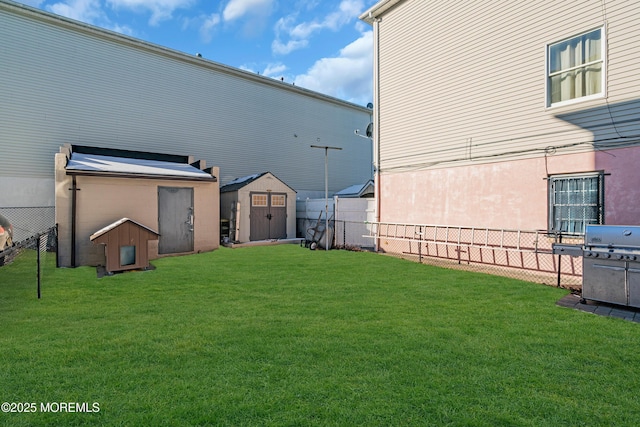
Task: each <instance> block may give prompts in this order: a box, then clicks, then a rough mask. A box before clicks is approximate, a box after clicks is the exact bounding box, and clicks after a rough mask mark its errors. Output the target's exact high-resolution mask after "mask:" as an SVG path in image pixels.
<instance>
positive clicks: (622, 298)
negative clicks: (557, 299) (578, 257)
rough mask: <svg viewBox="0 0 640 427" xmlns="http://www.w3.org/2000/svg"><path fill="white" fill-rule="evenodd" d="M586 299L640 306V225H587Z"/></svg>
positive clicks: (583, 276) (584, 264)
mask: <svg viewBox="0 0 640 427" xmlns="http://www.w3.org/2000/svg"><path fill="white" fill-rule="evenodd" d="M582 255H583V256H582V299H583V300H593V301H601V302H607V303H612V304H619V305H625V306H630V307H640V226H622V225H587V227H586V231H585V235H584V246H583V251H582Z"/></svg>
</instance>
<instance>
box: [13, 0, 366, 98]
mask: <svg viewBox="0 0 640 427" xmlns="http://www.w3.org/2000/svg"><path fill="white" fill-rule="evenodd" d="M20 2H21V3H24V4H26V5H29V6H33V7H37V8H39V9H42V10H44V11H47V12H51V13H54V14H57V15H62V16H65V17H67V18H71V19H74V20H77V21H82V22H84V23H87V24H91V25H94V26H97V27H101V28H105V29H108V30H111V31H115V32H118V33H121V34H125V35H127V36H131V37H135V38H137V39H141V40H144V41H147V42H150V43H153V44H157V45H160V46H164V47H168V48H171V49H174V50H178V51H180V52H184V53H187V54H190V55H196V54H200V55H202V57H203V58H205V59H209V60H212V61H216V62H219V63H222V64H225V65H230V66H232V67H236V68H241V69H243V70H247V71H251V72H255V73H259V74H261V75H264V76H267V77H271V78H274V79H278V80H280V79H284V82H288V83H292V84H295V85H296V86H300V87H303V88H306V89H311V90H314V91H317V92H320V93H323V94H326V95H330V96H334V97H337V98H340V99H343V100H346V101H350V102H353V103H356V104H359V105H363V106H364V105H366V104H367V103H369V102H371V101H372V100H373V98H372V91H373V32H372V28H371V27H370V26H369V25H368V24H366V23H364V22H362V21H360V20H359V19H358V16H359V15H360V14H361V13H362V12H364V11H365V10H367V9H368V8H369V7H371V6H372V5H373V4H375V3H376V2H377V0H21V1H20Z"/></svg>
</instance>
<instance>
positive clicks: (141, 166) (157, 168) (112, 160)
mask: <svg viewBox="0 0 640 427" xmlns="http://www.w3.org/2000/svg"><path fill="white" fill-rule="evenodd" d="M66 170H67V173H71V174H73V173H79V174H82V173H98V174H116V175H120V174H122V175H134V176H135V175H140V176H153V177H179V178H189V179H211V180H214V179H215V178H214V177H213V176H211V174H208V173H206V172H204V171H201V170H200V169H197V168H195V167H193V166H191V165H189V164H186V163H174V162H164V161H158V160H147V159H131V158H126V157H112V156H101V155H97V154H84V153H72V154H71V158H70V159H69V162H68V163H67V167H66Z"/></svg>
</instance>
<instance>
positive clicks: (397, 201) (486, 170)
mask: <svg viewBox="0 0 640 427" xmlns="http://www.w3.org/2000/svg"><path fill="white" fill-rule="evenodd" d="M638 164H640V150H639V149H638V148H624V149H617V150H608V151H606V152H595V153H594V152H590V153H580V154H571V155H560V156H552V155H549V156H546V157H539V158H532V159H524V160H518V161H510V162H498V163H490V164H479V165H469V166H460V167H450V168H446V169H445V168H443V169H429V170H419V171H412V172H404V173H382V174H381V177H380V184H381V186H380V191H381V205H380V220H381V221H382V222H398V223H410V224H434V225H455V226H469V227H486V228H505V229H523V230H546V229H547V221H548V218H547V210H548V200H547V198H548V195H547V180H546V179H545V178H547V176H548V175H554V174H565V173H579V172H594V171H604V173H605V174H606V176H605V223H607V224H625V225H637V224H640V212H637V210H636V209H634V208H633V206H635V204H634V203H629V200H640V168H638V167H637V165H638Z"/></svg>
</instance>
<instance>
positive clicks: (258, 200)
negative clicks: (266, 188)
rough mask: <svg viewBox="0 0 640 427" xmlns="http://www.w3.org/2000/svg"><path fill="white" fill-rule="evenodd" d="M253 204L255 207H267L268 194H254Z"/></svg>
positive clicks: (252, 197) (252, 196)
mask: <svg viewBox="0 0 640 427" xmlns="http://www.w3.org/2000/svg"><path fill="white" fill-rule="evenodd" d="M251 206H255V207H267V206H268V205H267V195H266V194H252V195H251Z"/></svg>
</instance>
